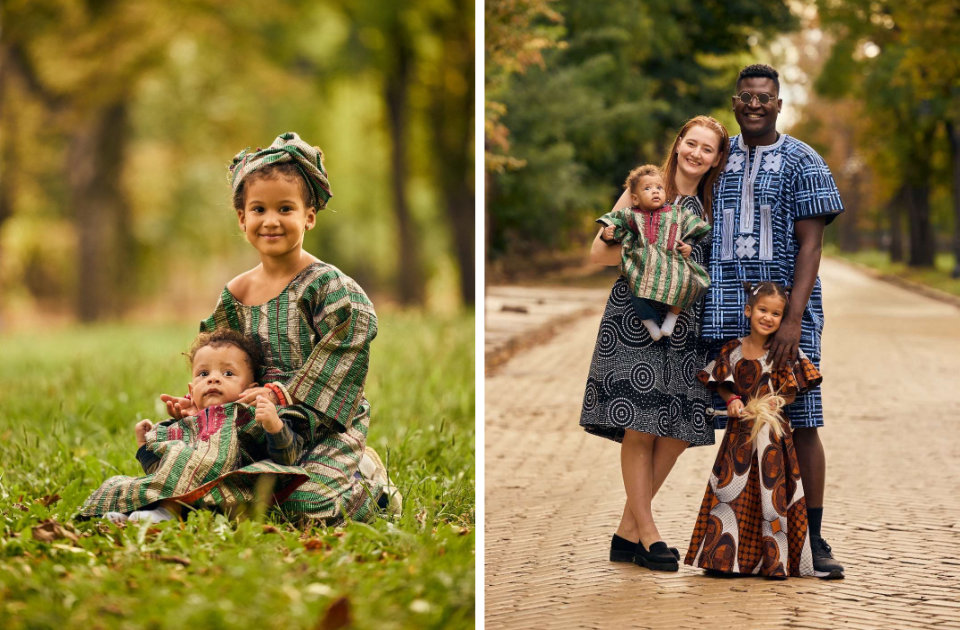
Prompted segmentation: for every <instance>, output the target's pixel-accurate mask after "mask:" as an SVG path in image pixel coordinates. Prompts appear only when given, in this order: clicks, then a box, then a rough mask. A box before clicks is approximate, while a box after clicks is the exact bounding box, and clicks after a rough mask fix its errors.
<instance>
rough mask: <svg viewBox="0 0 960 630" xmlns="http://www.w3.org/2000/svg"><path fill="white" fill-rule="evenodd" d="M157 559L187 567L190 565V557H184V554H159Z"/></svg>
mask: <svg viewBox="0 0 960 630" xmlns="http://www.w3.org/2000/svg"><path fill="white" fill-rule="evenodd" d="M157 560H159V561H160V562H172V563H174V564H182V565H183V566H185V567H189V566H190V558H184V557H183V556H157Z"/></svg>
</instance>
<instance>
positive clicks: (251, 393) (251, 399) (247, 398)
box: [237, 387, 280, 405]
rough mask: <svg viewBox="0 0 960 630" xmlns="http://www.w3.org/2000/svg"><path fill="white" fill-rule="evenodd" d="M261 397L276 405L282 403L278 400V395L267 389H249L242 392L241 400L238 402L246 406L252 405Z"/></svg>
mask: <svg viewBox="0 0 960 630" xmlns="http://www.w3.org/2000/svg"><path fill="white" fill-rule="evenodd" d="M260 396H263V397H264V398H266V399H267V400H268V401H270V402H272V403H273V404H274V405H279V404H280V401H279V400H277V395H276V394H274V393H273V391H271V390H270V389H268V388H266V387H248V388H247V389H245V390H243V391H242V392H240V398H238V399H237V402H238V403H243V404H245V405H252V404H254V403H256V402H257V398H258V397H260Z"/></svg>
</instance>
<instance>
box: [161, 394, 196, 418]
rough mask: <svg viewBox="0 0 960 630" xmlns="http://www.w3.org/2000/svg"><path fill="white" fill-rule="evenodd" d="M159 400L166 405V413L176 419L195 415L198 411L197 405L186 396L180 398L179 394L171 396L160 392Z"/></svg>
mask: <svg viewBox="0 0 960 630" xmlns="http://www.w3.org/2000/svg"><path fill="white" fill-rule="evenodd" d="M160 400H162V401H163V402H164V403H165V404H166V405H167V414H169V415H170V417H171V418H175V419H177V420H180V419H182V418H189V417H190V416H195V415H197V414H198V413H200V410H199V409H197V405H196V404H194V402H193V401H192V400H191V399H190V398H187V397H183V398H181V397H180V396H171V395H170V394H160Z"/></svg>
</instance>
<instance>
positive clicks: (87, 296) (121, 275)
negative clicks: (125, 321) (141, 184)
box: [65, 101, 134, 322]
mask: <svg viewBox="0 0 960 630" xmlns="http://www.w3.org/2000/svg"><path fill="white" fill-rule="evenodd" d="M127 123H128V120H127V104H126V103H125V102H123V101H120V102H116V103H113V104H109V105H105V106H102V107H99V108H97V109H95V110H94V111H93V112H91V113H90V115H89V116H88V117H87V119H86V120H85V121H84V123H82V124H80V125H79V126H78V128H77V131H76V132H75V133H74V134H73V136H72V137H71V138H70V146H69V148H68V151H67V159H68V163H67V164H66V165H65V168H66V171H67V187H68V195H69V199H70V205H71V207H72V208H73V212H74V217H73V218H74V224H75V226H76V230H77V274H78V278H77V280H78V282H77V289H78V290H77V301H76V311H77V317H78V318H79V319H80V321H84V322H91V321H95V320H98V319H103V318H104V317H107V316H110V315H117V314H119V313H121V312H122V310H123V307H124V306H125V304H126V302H127V299H126V297H127V293H128V291H129V290H130V287H131V282H130V280H131V273H130V270H131V269H132V268H133V263H134V261H133V260H131V257H132V255H133V252H134V247H133V237H132V233H131V229H130V217H129V214H128V206H127V201H126V198H125V195H124V192H123V187H122V177H121V175H122V172H123V164H124V158H125V152H126V151H125V150H126V144H127V135H128V124H127Z"/></svg>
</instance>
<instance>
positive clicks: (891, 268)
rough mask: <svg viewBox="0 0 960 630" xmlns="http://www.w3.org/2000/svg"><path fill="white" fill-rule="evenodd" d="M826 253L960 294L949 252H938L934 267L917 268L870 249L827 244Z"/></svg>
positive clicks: (958, 279)
mask: <svg viewBox="0 0 960 630" xmlns="http://www.w3.org/2000/svg"><path fill="white" fill-rule="evenodd" d="M824 253H825V254H827V255H829V256H833V257H835V258H840V259H843V260H849V261H851V262H855V263H857V264H860V265H863V266H864V267H869V268H871V269H873V270H875V271H878V272H880V273H882V274H886V275H890V276H896V277H897V278H902V279H904V280H909V281H910V282H916V283H918V284H922V285H926V286H928V287H933V288H934V289H939V290H940V291H943V292H945V293H949V294H951V295H957V296H960V278H951V277H950V273H951V272H952V271H953V267H954V257H953V254H951V253H947V252H941V253H938V254H937V255H936V257H935V260H934V264H933V267H932V268H931V267H926V268H916V267H908V266H907V265H906V263H894V262H890V256H889V255H888V254H887V252H884V251H880V250H876V249H869V250H863V251H859V252H841V251H840V250H839V249H837V247H836V246H833V245H826V246H825V247H824Z"/></svg>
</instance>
